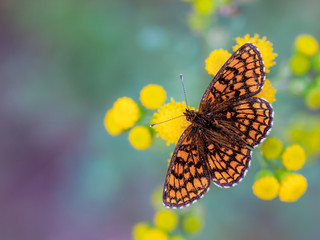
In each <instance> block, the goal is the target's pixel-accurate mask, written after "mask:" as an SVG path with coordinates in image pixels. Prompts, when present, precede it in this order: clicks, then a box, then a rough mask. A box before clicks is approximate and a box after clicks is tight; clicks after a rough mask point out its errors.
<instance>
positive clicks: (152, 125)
mask: <svg viewBox="0 0 320 240" xmlns="http://www.w3.org/2000/svg"><path fill="white" fill-rule="evenodd" d="M180 117H184V115H181V116H178V117H174V118H171V119H168V120H166V121H163V122H159V123H154V124H151V125H150V127H154V126H156V125H158V124H161V123H165V122H169V121H171V120H174V119H176V118H180Z"/></svg>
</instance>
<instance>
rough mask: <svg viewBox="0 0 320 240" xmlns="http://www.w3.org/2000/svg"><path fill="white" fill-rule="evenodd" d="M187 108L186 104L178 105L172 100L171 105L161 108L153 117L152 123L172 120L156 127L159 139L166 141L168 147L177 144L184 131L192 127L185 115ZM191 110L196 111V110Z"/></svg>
mask: <svg viewBox="0 0 320 240" xmlns="http://www.w3.org/2000/svg"><path fill="white" fill-rule="evenodd" d="M186 108H187V106H186V104H185V103H184V102H182V103H177V102H175V101H174V100H173V98H171V102H170V103H168V104H166V105H164V106H162V107H160V108H159V109H158V111H157V112H156V113H155V114H154V115H153V118H152V123H161V122H165V121H168V120H170V121H168V122H166V123H164V124H158V125H156V126H154V129H155V131H156V132H157V137H161V138H163V139H164V140H166V141H167V145H169V144H170V143H177V142H178V140H179V138H180V136H181V134H182V133H183V131H184V130H185V129H186V128H187V127H188V126H189V125H190V122H188V121H187V119H186V118H185V116H184V115H183V112H184V111H185V110H186ZM191 109H193V110H194V108H191ZM180 116H181V117H180ZM174 118H175V119H174ZM171 119H173V120H171Z"/></svg>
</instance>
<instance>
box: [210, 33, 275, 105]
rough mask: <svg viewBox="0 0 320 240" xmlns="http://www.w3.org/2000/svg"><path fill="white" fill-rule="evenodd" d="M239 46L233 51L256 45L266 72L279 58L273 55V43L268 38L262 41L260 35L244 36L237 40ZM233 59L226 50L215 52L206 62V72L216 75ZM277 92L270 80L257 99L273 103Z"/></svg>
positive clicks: (265, 83) (266, 81)
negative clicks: (247, 45)
mask: <svg viewBox="0 0 320 240" xmlns="http://www.w3.org/2000/svg"><path fill="white" fill-rule="evenodd" d="M236 41H237V45H235V46H234V47H233V50H234V51H236V50H238V48H239V47H241V46H242V45H243V44H245V43H247V42H251V43H254V44H255V45H256V46H257V47H258V49H259V51H260V53H261V55H262V58H263V61H264V64H265V69H266V72H269V68H270V67H271V66H273V65H274V64H275V62H273V60H274V59H275V57H276V56H277V54H276V53H273V48H272V43H270V42H269V41H267V39H266V37H263V38H262V39H260V38H259V35H258V34H255V35H254V37H250V35H248V34H247V35H246V36H244V38H240V37H238V38H236ZM230 57H231V53H229V52H228V51H226V50H223V49H218V50H213V51H212V52H211V53H210V54H209V56H208V58H207V59H206V60H205V64H206V70H207V72H208V73H209V74H210V75H216V74H217V73H218V71H219V70H220V68H221V67H222V66H223V64H224V63H225V62H226V61H227V60H228V59H229V58H230ZM275 94H276V90H275V89H274V88H273V87H272V84H271V82H270V80H268V79H267V80H265V82H264V87H263V88H262V90H261V91H260V92H259V93H258V94H257V95H256V96H257V97H261V98H264V99H266V100H267V101H268V102H270V103H273V102H274V101H275V100H276V99H275Z"/></svg>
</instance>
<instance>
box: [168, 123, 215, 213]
mask: <svg viewBox="0 0 320 240" xmlns="http://www.w3.org/2000/svg"><path fill="white" fill-rule="evenodd" d="M198 143H199V141H198V134H197V131H196V130H195V129H194V128H193V126H192V124H191V125H190V126H189V127H188V128H187V129H186V130H185V132H184V133H183V134H182V136H181V137H180V139H179V141H178V144H177V146H176V148H175V151H174V153H173V155H172V158H171V162H170V165H169V168H168V172H167V175H166V179H165V184H164V189H163V203H164V205H165V206H167V207H172V208H174V207H176V208H179V207H184V206H188V205H190V204H192V203H194V202H195V201H196V200H198V199H199V198H200V197H202V196H203V195H204V194H205V193H206V192H207V191H208V189H209V186H210V173H209V171H208V169H207V165H206V163H205V160H204V155H203V150H202V146H199V145H198Z"/></svg>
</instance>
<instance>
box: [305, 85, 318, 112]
mask: <svg viewBox="0 0 320 240" xmlns="http://www.w3.org/2000/svg"><path fill="white" fill-rule="evenodd" d="M305 102H306V105H307V106H308V107H309V108H310V109H319V108H320V86H312V87H310V88H309V89H308V91H307V92H306V96H305Z"/></svg>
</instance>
